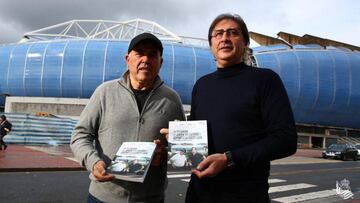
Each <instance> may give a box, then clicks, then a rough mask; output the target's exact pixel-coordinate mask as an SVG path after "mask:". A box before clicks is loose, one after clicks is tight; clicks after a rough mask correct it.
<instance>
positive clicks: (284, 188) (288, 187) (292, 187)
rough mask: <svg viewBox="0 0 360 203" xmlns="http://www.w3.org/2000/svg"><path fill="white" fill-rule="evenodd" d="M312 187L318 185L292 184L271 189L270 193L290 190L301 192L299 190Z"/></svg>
mask: <svg viewBox="0 0 360 203" xmlns="http://www.w3.org/2000/svg"><path fill="white" fill-rule="evenodd" d="M310 187H316V185H311V184H306V183H299V184H292V185H282V186H276V187H270V189H269V193H275V192H284V191H289V190H299V189H303V188H310Z"/></svg>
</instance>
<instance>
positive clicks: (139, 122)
mask: <svg viewBox="0 0 360 203" xmlns="http://www.w3.org/2000/svg"><path fill="white" fill-rule="evenodd" d="M163 83H164V82H163V81H161V83H160V84H159V85H157V86H156V87H154V88H153V89H152V90H151V92H150V93H149V96H148V97H147V98H146V100H145V103H144V106H143V108H142V110H141V112H139V111H136V112H137V113H138V122H137V128H136V141H139V136H140V135H139V134H140V127H141V125H142V124H143V123H144V122H145V121H144V119H143V115H144V113H145V109H146V107H147V104H148V102H149V100H150V98H151V97H152V96H153V95H154V92H155V91H156V90H157V89H158V88H159V87H160V86H161V85H162V84H163ZM119 84H120V85H121V86H123V87H124V88H125V89H126V90H127V91H129V93H130V94H131V97H132V100H133V103H134V104H135V107H136V109H139V107H138V104H137V102H136V98H135V94H134V92H133V91H132V90H130V89H129V88H127V87H126V86H125V85H123V84H121V83H119Z"/></svg>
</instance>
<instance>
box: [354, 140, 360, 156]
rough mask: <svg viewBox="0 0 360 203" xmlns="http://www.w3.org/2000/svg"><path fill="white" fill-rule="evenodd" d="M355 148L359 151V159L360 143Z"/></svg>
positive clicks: (359, 152) (359, 153) (359, 154)
mask: <svg viewBox="0 0 360 203" xmlns="http://www.w3.org/2000/svg"><path fill="white" fill-rule="evenodd" d="M355 148H356V149H357V151H358V158H359V157H360V143H357V144H356V145H355Z"/></svg>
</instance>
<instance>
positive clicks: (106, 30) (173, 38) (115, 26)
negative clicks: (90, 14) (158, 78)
mask: <svg viewBox="0 0 360 203" xmlns="http://www.w3.org/2000/svg"><path fill="white" fill-rule="evenodd" d="M143 32H149V33H152V34H154V35H155V36H157V37H158V38H159V39H160V40H162V41H170V42H176V43H185V44H192V45H198V46H207V40H206V39H201V38H194V37H184V36H179V35H177V34H175V33H173V32H171V31H169V30H168V29H166V28H165V27H163V26H161V25H159V24H157V23H156V22H152V21H149V20H144V19H139V18H137V19H133V20H127V21H123V22H120V21H110V20H71V21H67V22H63V23H59V24H56V25H52V26H49V27H45V28H41V29H38V30H34V31H31V32H27V33H25V34H24V36H23V38H22V39H21V40H20V43H22V42H29V41H48V40H58V39H121V40H130V39H132V38H133V37H135V36H136V35H138V34H140V33H143Z"/></svg>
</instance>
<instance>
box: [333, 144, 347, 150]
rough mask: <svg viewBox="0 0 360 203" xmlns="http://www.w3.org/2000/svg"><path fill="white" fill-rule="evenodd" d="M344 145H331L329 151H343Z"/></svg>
mask: <svg viewBox="0 0 360 203" xmlns="http://www.w3.org/2000/svg"><path fill="white" fill-rule="evenodd" d="M345 147H346V146H345V145H338V144H332V145H330V147H329V149H345Z"/></svg>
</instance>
